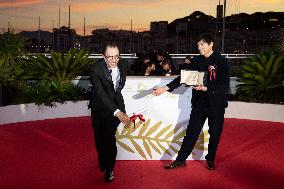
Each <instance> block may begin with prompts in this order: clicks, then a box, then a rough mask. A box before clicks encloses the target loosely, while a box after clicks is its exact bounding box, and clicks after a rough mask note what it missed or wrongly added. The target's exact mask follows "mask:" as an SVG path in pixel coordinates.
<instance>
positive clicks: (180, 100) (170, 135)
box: [116, 77, 209, 160]
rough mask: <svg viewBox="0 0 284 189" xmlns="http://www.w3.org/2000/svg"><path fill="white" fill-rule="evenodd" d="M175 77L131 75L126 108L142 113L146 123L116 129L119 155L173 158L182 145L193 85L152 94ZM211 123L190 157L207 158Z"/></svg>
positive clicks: (134, 157) (126, 95) (206, 125)
mask: <svg viewBox="0 0 284 189" xmlns="http://www.w3.org/2000/svg"><path fill="white" fill-rule="evenodd" d="M171 80H172V78H163V79H161V78H153V77H151V78H145V77H143V79H140V78H137V77H135V78H131V77H129V78H128V79H127V82H126V85H125V87H124V89H123V91H122V92H123V96H124V99H125V105H126V112H127V113H128V114H129V115H131V114H133V113H136V114H137V113H142V114H143V116H144V118H145V119H146V121H145V123H142V122H139V121H138V120H137V122H136V128H135V129H133V128H130V129H125V128H124V127H123V125H122V124H121V125H120V126H119V128H118V131H117V135H116V137H117V147H118V155H117V159H120V160H145V159H148V160H160V159H173V158H175V157H176V155H177V152H178V150H179V148H180V145H181V142H182V139H183V136H184V134H185V130H186V127H187V124H188V119H189V116H190V111H191V103H190V100H191V89H190V88H186V87H180V88H178V89H177V90H175V91H174V92H173V93H169V92H165V93H164V94H162V95H161V96H153V95H152V94H151V92H152V89H153V88H154V87H155V86H164V85H166V84H167V83H169V82H170V81H171ZM208 139H209V135H208V124H207V122H206V123H205V127H204V129H203V132H202V133H201V135H200V137H199V139H198V142H197V144H196V146H195V148H194V150H193V153H192V155H191V156H190V157H189V159H204V156H205V155H206V154H207V144H208Z"/></svg>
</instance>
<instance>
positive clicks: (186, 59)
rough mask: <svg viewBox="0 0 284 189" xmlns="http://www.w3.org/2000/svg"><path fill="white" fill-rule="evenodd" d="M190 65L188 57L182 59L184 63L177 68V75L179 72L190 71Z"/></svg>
mask: <svg viewBox="0 0 284 189" xmlns="http://www.w3.org/2000/svg"><path fill="white" fill-rule="evenodd" d="M190 63H191V57H190V56H186V57H185V59H184V62H183V63H182V64H180V65H179V67H178V73H180V71H181V70H188V69H190V68H189V67H190V66H189V64H190Z"/></svg>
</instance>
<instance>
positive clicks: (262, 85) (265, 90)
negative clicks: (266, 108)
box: [236, 50, 284, 103]
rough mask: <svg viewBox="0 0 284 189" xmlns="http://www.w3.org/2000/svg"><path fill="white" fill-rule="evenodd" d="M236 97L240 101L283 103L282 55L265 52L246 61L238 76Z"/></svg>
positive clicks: (283, 65) (283, 73) (283, 71)
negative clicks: (238, 82) (238, 83)
mask: <svg viewBox="0 0 284 189" xmlns="http://www.w3.org/2000/svg"><path fill="white" fill-rule="evenodd" d="M238 78H239V81H240V82H242V84H240V85H238V86H237V93H236V95H237V96H238V98H239V99H240V100H242V101H249V102H266V103H283V102H284V85H283V84H284V83H283V81H284V55H283V53H281V52H277V51H273V50H270V51H266V52H264V53H261V54H256V55H255V56H253V57H251V58H249V59H248V60H246V61H245V62H244V64H243V66H242V70H241V72H240V74H239V76H238Z"/></svg>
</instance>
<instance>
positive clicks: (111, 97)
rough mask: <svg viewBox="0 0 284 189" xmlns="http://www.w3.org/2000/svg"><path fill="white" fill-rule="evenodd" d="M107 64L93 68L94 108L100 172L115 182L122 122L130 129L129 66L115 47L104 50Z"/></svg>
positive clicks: (93, 116) (99, 64)
mask: <svg viewBox="0 0 284 189" xmlns="http://www.w3.org/2000/svg"><path fill="white" fill-rule="evenodd" d="M102 54H103V60H101V61H98V62H96V63H95V64H92V65H91V67H90V80H91V84H92V88H91V99H90V107H91V111H92V125H93V128H94V134H95V135H94V136H95V144H96V149H97V152H98V160H99V168H100V170H101V171H104V172H105V181H106V182H111V181H112V180H113V179H114V174H113V170H114V165H115V158H116V154H117V148H116V138H115V133H116V129H117V127H118V125H119V124H120V122H122V123H123V124H125V125H129V122H130V118H129V117H128V116H127V115H126V114H125V105H124V99H123V96H122V94H121V90H122V88H123V87H124V84H125V80H126V72H127V65H126V62H122V61H119V59H120V57H119V50H118V47H117V46H116V45H115V44H108V45H106V46H105V47H104V49H103V52H102Z"/></svg>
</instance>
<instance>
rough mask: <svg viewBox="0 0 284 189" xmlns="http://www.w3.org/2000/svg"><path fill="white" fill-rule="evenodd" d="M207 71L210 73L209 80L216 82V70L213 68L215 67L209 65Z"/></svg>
mask: <svg viewBox="0 0 284 189" xmlns="http://www.w3.org/2000/svg"><path fill="white" fill-rule="evenodd" d="M208 70H209V73H210V80H212V79H214V80H216V68H215V66H212V65H209V66H208Z"/></svg>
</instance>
